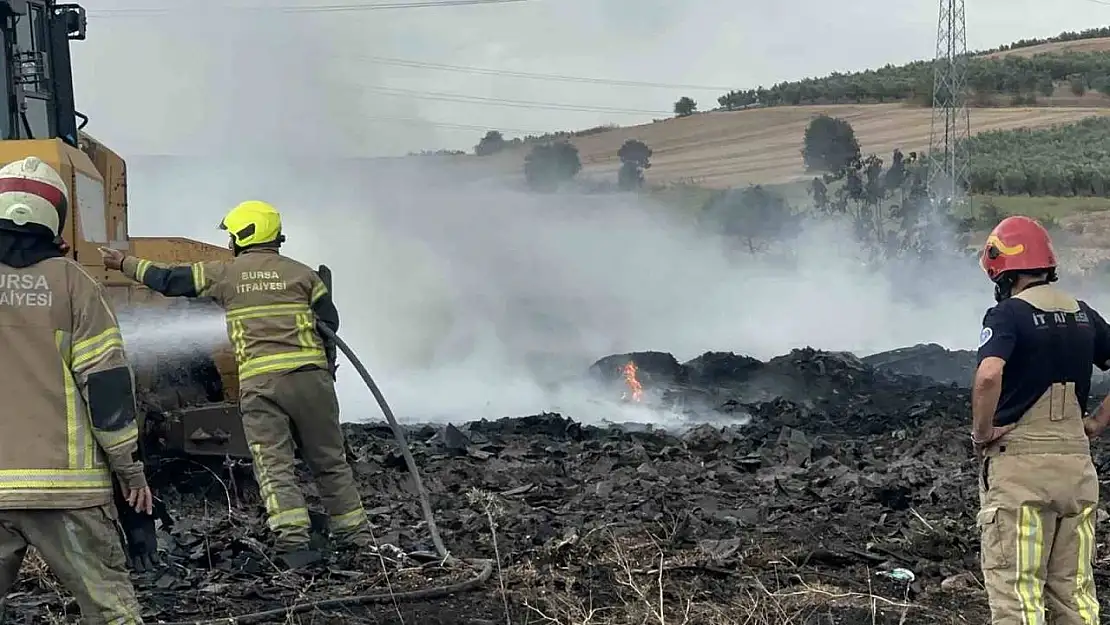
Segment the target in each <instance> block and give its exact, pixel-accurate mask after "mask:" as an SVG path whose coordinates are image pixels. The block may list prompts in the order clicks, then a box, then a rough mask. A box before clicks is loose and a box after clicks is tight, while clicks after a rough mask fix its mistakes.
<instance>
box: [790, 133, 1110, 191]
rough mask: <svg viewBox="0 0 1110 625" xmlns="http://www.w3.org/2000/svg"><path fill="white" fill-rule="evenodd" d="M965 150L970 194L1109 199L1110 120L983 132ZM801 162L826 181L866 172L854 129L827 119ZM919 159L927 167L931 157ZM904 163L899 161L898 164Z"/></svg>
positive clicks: (805, 146)
mask: <svg viewBox="0 0 1110 625" xmlns="http://www.w3.org/2000/svg"><path fill="white" fill-rule="evenodd" d="M967 147H968V149H969V153H970V155H971V156H970V163H969V168H968V189H967V190H968V192H969V193H972V194H995V195H1031V196H1053V197H1074V196H1082V197H1110V117H1102V116H1096V117H1088V118H1086V119H1083V120H1081V121H1079V122H1075V123H1072V124H1063V125H1058V126H1053V127H1049V128H1040V129H1028V128H1019V129H1016V130H994V131H989V132H983V133H979V134H977V135H974V136H972V137H971V138H970V139H969V140H968V145H967ZM801 156H802V161H803V163H805V166H806V171H810V172H817V173H821V174H824V175H830V174H831V175H833V176H844V175H845V174H844V173H843V172H845V171H846V170H850V169H856V170H859V169H861V168H866V167H867V164H866V162H865V161H866V159H865V158H864V157H863V156H862V154H861V152H860V145H859V141H857V140H856V135H855V131H854V130H853V129H852V125H851V124H849V123H848V122H847V121H845V120H842V119H838V118H833V117H829V116H827V115H820V116H817V117H815V118H814V119H813V120H812V121H811V122H810V123H809V125H808V126H807V127H806V131H805V134H804V135H803V137H802V154H801ZM921 156H922V158H921V159H920V162H921V163H922V164H923V165H926V164H927V162H928V155H921ZM900 160H901V157H900V156H897V155H896V157H895V159H894V162H895V163H897V162H899V161H900ZM909 160H910V161H917V160H918V158H917V154H915V153H912V152H911V153H910V158H909ZM861 164H862V165H861ZM847 175H848V176H849V177H850V173H849V174H847Z"/></svg>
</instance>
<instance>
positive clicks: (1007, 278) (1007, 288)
mask: <svg viewBox="0 0 1110 625" xmlns="http://www.w3.org/2000/svg"><path fill="white" fill-rule="evenodd" d="M1020 275H1021V274H1020V273H1018V272H1016V271H1007V272H1003V273H1002V275H1000V276H998V279H997V280H995V281H994V301H996V302H999V303H1001V302H1002V301H1003V300H1006V299H1009V298H1010V296H1011V295H1012V294H1013V291H1014V285H1015V284H1017V279H1018V277H1019V276H1020ZM1056 279H1057V276H1056V270H1055V269H1052V270H1050V271H1048V277H1046V278H1044V279H1042V280H1036V281H1034V282H1030V283H1029V284H1027V285H1025V288H1027V289H1029V288H1032V287H1035V286H1044V285H1046V284H1049V283H1050V282H1055V281H1056Z"/></svg>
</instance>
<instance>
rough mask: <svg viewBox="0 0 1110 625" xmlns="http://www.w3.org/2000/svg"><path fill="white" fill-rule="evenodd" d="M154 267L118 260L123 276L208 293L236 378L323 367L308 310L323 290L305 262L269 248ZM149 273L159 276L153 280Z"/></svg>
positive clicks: (163, 288) (173, 290)
mask: <svg viewBox="0 0 1110 625" xmlns="http://www.w3.org/2000/svg"><path fill="white" fill-rule="evenodd" d="M156 267H157V266H156V265H155V264H154V263H152V262H151V261H148V260H144V259H140V258H133V257H127V258H125V259H124V263H123V271H124V273H125V274H126V275H128V276H129V277H131V278H133V279H135V280H138V281H139V282H142V283H144V284H146V285H147V286H150V287H151V288H155V290H158V291H160V292H163V293H166V294H167V295H184V296H189V297H211V298H212V299H214V300H215V301H216V302H217V303H219V304H220V306H222V307H223V309H224V310H225V311H226V313H227V336H228V340H230V341H231V345H232V347H233V348H234V350H235V359H236V361H237V362H238V365H239V380H240V383H242V382H244V381H247V380H250V379H251V378H254V377H257V376H260V375H264V374H278V373H284V372H287V371H293V370H295V369H300V368H302V367H319V368H321V369H327V368H328V361H327V356H326V354H325V352H324V345H323V342H322V340H321V339H320V335H319V334H318V332H317V330H316V313H315V312H314V311H313V305H314V304H315V303H316V302H317V301H319V300H320V299H321V298H322V297H324V296H325V295H327V294H328V290H327V287H326V286H325V285H324V283H323V281H322V280H321V279H320V276H319V275H318V274H317V273H316V272H315V271H313V270H312V269H310V268H309V267H307V266H305V265H303V264H301V263H299V262H297V261H295V260H293V259H291V258H288V257H285V256H282V255H281V254H279V253H277V251H276V250H273V249H268V248H256V249H251V250H246V251H244V252H243V253H241V254H240V255H239V256H237V257H235V258H234V259H232V260H229V261H207V262H201V263H193V264H192V265H188V266H180V267H173V268H170V269H168V270H167V269H165V268H158V270H157V272H155V271H152V269H154V268H156ZM153 273H161V275H160V276H158V279H157V280H155V279H153V278H152V276H151V274H153ZM177 282H180V283H181V284H177Z"/></svg>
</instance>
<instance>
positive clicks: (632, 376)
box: [621, 360, 644, 402]
mask: <svg viewBox="0 0 1110 625" xmlns="http://www.w3.org/2000/svg"><path fill="white" fill-rule="evenodd" d="M621 371H622V372H623V373H624V383H625V384H627V385H628V392H627V393H624V394H623V395H621V399H624V400H629V399H630V400H632V401H635V402H638V401H640V400H641V399H642V398H643V396H644V386H643V385H642V384H640V380H638V379H637V378H636V363H634V362H632V361H631V360H630V361H628V364H626V365H625V366H623V367H621Z"/></svg>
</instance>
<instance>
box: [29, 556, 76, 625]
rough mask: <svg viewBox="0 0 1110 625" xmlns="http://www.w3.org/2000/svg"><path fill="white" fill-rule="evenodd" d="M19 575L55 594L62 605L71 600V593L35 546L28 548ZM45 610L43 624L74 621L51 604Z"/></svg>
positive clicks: (54, 624) (57, 624) (41, 589)
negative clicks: (53, 572)
mask: <svg viewBox="0 0 1110 625" xmlns="http://www.w3.org/2000/svg"><path fill="white" fill-rule="evenodd" d="M19 577H20V578H21V579H22V580H23V581H25V582H27V583H29V584H32V585H34V586H37V587H38V588H39V589H40V591H45V592H48V593H50V594H52V595H55V596H56V597H57V599H58V603H59V604H61V605H65V604H66V603H68V602H69V601H70V600H71V597H70V595H69V593H67V592H66V591H65V589H64V588H62V585H61V583H59V582H58V579H57V578H55V577H54V575H53V574H52V573H51V572H50V567H48V566H46V561H45V560H43V559H42V555H40V554H39V552H38V551H37V550H36V549H35V548H34V547H31V548H29V549H28V550H27V557H26V558H24V560H23V568H22V569H20V571H19ZM43 610H44V614H43V625H64V624H65V623H70V622H72V620H71V619H68V618H67V617H66V616H65V615H64V614H58V613H57V611H56V610H54V609H52V608H51V607H50V606H45V607H44V608H43Z"/></svg>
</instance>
